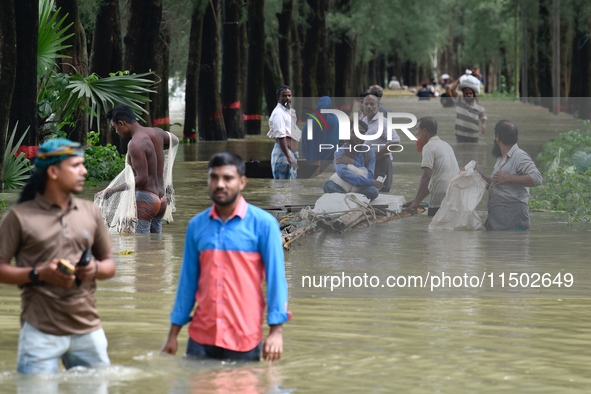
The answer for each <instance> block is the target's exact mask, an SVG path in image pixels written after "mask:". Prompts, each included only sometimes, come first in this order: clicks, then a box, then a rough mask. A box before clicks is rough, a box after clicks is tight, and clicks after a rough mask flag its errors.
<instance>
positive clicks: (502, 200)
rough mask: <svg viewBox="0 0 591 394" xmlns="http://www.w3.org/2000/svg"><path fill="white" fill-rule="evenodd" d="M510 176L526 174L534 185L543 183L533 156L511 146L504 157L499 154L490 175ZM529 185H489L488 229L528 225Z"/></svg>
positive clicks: (505, 228)
mask: <svg viewBox="0 0 591 394" xmlns="http://www.w3.org/2000/svg"><path fill="white" fill-rule="evenodd" d="M501 171H502V172H506V173H508V174H511V175H525V174H527V175H529V176H530V178H531V180H532V181H533V183H534V185H535V186H539V185H541V184H542V174H540V171H538V168H537V167H536V165H535V164H534V161H533V160H532V158H531V157H530V156H529V155H528V154H527V153H526V152H525V151H524V150H521V149H519V147H518V146H517V144H515V145H513V147H511V149H510V150H509V152H508V153H507V156H506V157H505V158H504V159H503V158H502V157H499V158H498V159H497V162H496V163H495V167H494V169H493V172H492V175H491V178H492V177H493V176H494V175H495V174H497V173H498V172H501ZM528 200H529V187H526V186H521V185H518V184H516V183H505V184H503V185H495V184H493V183H491V184H490V186H489V188H488V204H487V208H488V218H487V219H486V223H485V227H486V229H487V230H512V229H514V228H516V227H518V226H523V227H525V228H529V207H528V205H527V202H528Z"/></svg>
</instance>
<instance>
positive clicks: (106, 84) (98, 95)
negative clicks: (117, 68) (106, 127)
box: [57, 72, 154, 129]
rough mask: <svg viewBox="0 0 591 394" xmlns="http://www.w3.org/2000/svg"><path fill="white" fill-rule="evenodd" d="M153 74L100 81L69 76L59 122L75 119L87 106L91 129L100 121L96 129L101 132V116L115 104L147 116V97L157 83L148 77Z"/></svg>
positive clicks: (116, 77) (101, 79)
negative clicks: (144, 105)
mask: <svg viewBox="0 0 591 394" xmlns="http://www.w3.org/2000/svg"><path fill="white" fill-rule="evenodd" d="M152 75H153V73H152V72H149V73H143V74H123V75H117V74H116V75H112V76H109V77H107V78H100V77H99V76H98V75H96V74H92V75H90V76H88V77H86V78H85V77H83V76H82V75H80V74H72V75H70V80H69V83H68V85H67V86H66V88H65V89H64V90H63V91H61V92H60V95H59V98H58V105H57V107H58V108H62V109H63V110H62V111H60V113H59V118H60V119H62V120H63V119H67V118H68V117H69V116H71V115H73V113H74V110H75V108H79V107H80V106H83V105H86V100H88V111H89V113H90V115H91V118H90V127H92V124H93V119H94V118H96V119H97V128H99V129H100V121H101V119H100V114H101V113H102V112H103V111H104V110H105V109H108V108H111V107H113V106H115V103H119V104H126V105H128V106H129V107H130V108H131V109H132V110H133V111H134V112H135V113H136V114H138V115H141V114H143V113H147V111H146V110H145V109H144V107H143V104H145V103H146V102H147V101H148V94H149V93H153V92H154V90H153V89H151V86H153V85H154V81H153V80H151V79H148V78H147V77H149V76H152Z"/></svg>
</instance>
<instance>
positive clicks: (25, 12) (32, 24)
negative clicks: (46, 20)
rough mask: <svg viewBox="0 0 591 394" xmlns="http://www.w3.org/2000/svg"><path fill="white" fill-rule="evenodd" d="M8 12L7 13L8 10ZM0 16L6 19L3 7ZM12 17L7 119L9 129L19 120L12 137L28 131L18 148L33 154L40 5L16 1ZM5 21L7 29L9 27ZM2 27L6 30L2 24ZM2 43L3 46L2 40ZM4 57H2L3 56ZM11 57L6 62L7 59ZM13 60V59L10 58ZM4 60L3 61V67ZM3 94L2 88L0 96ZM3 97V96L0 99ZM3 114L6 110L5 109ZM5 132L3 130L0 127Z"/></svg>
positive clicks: (35, 132)
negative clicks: (11, 72)
mask: <svg viewBox="0 0 591 394" xmlns="http://www.w3.org/2000/svg"><path fill="white" fill-rule="evenodd" d="M7 12H8V13H10V11H9V9H7ZM2 14H3V15H2V17H0V18H1V19H3V20H4V19H5V15H4V9H3V10H2ZM14 18H15V20H16V21H18V22H16V64H13V66H14V67H15V68H16V78H15V82H14V83H15V85H14V89H13V90H12V104H9V105H10V120H9V126H8V130H10V132H12V130H13V128H14V126H15V125H16V123H17V122H18V127H17V132H16V136H15V138H16V139H17V140H18V139H19V138H20V137H21V136H22V135H23V134H24V133H25V131H26V130H27V128H28V129H29V131H28V132H27V135H26V137H25V139H24V140H23V142H22V144H21V147H22V150H23V151H24V152H25V153H26V154H27V157H32V156H34V155H35V154H36V149H37V144H38V135H37V37H38V29H39V4H38V2H36V1H15V2H14ZM10 25H11V24H8V25H7V26H6V28H8V29H9V28H10ZM2 29H5V27H4V25H3V26H2ZM2 45H3V46H4V45H6V44H5V43H4V42H2ZM2 60H4V59H2ZM10 60H11V59H10V57H7V58H6V61H10ZM12 60H13V61H14V59H12ZM5 64H6V63H5V62H4V61H2V67H3V68H4V65H5ZM5 93H6V91H5V90H2V95H4V94H5ZM2 100H3V101H4V100H5V99H4V98H3V99H2ZM5 113H6V112H5ZM1 132H4V130H1Z"/></svg>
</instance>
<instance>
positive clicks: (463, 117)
mask: <svg viewBox="0 0 591 394" xmlns="http://www.w3.org/2000/svg"><path fill="white" fill-rule="evenodd" d="M486 119H487V117H486V113H485V112H484V107H483V106H482V105H480V104H478V102H477V101H476V100H474V101H473V102H472V104H468V103H466V101H465V99H464V98H463V97H458V98H457V99H456V135H460V136H462V137H470V138H478V135H479V133H480V122H481V121H484V120H486Z"/></svg>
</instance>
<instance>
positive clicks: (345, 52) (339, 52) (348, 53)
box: [334, 31, 357, 97]
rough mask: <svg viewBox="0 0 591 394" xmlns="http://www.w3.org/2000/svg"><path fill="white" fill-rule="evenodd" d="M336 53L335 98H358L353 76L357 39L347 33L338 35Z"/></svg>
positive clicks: (343, 32)
mask: <svg viewBox="0 0 591 394" xmlns="http://www.w3.org/2000/svg"><path fill="white" fill-rule="evenodd" d="M337 34H338V36H337V39H336V44H335V51H334V54H335V56H334V58H335V60H334V63H335V64H338V65H339V66H338V67H335V82H336V83H335V93H334V95H335V97H351V96H356V95H357V94H356V93H357V92H353V76H354V71H355V38H351V37H349V35H348V34H347V32H345V31H342V32H339V33H337Z"/></svg>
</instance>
